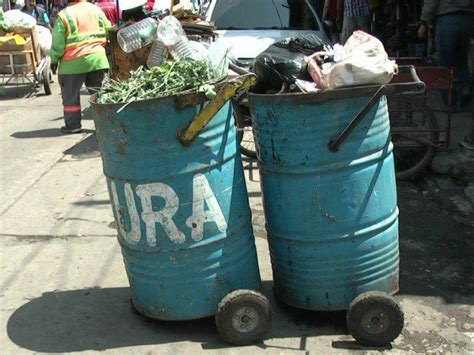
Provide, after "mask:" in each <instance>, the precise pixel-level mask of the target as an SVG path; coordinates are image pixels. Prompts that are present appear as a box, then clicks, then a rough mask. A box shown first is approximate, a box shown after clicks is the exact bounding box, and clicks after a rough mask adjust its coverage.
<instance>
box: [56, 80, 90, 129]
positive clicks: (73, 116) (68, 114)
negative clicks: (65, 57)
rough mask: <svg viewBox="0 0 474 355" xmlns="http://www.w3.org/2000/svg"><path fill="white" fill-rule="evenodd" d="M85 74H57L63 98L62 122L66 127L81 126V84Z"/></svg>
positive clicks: (74, 127)
mask: <svg viewBox="0 0 474 355" xmlns="http://www.w3.org/2000/svg"><path fill="white" fill-rule="evenodd" d="M85 79H86V75H85V74H59V75H58V81H59V85H60V87H61V96H62V99H63V112H64V122H65V123H66V128H68V129H76V128H81V99H80V97H81V96H80V91H81V86H82V84H83V83H84V80H85Z"/></svg>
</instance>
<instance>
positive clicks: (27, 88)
mask: <svg viewBox="0 0 474 355" xmlns="http://www.w3.org/2000/svg"><path fill="white" fill-rule="evenodd" d="M32 92H33V87H32V85H21V84H20V85H18V86H15V85H13V86H6V87H2V88H0V101H5V100H12V99H18V98H22V97H26V96H27V95H28V94H30V93H32Z"/></svg>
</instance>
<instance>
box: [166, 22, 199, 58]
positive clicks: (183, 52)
mask: <svg viewBox="0 0 474 355" xmlns="http://www.w3.org/2000/svg"><path fill="white" fill-rule="evenodd" d="M158 38H159V39H161V40H162V41H163V43H164V44H165V45H166V46H168V47H169V49H170V53H171V55H172V56H173V58H175V59H180V58H186V57H193V53H194V52H193V50H192V48H191V47H190V46H189V39H188V37H186V33H185V32H184V30H183V27H182V26H181V23H180V22H179V21H178V19H177V18H176V17H174V16H166V17H165V18H164V19H163V20H161V21H160V24H159V25H158Z"/></svg>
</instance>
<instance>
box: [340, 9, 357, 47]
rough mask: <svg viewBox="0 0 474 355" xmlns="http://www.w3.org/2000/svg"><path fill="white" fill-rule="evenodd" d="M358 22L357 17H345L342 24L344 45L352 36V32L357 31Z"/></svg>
mask: <svg viewBox="0 0 474 355" xmlns="http://www.w3.org/2000/svg"><path fill="white" fill-rule="evenodd" d="M356 24H357V20H356V18H355V17H347V16H344V20H343V22H342V33H341V41H342V44H344V43H346V41H347V40H348V39H349V37H350V36H351V35H352V32H354V30H355V29H356Z"/></svg>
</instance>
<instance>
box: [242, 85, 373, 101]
mask: <svg viewBox="0 0 474 355" xmlns="http://www.w3.org/2000/svg"><path fill="white" fill-rule="evenodd" d="M378 89H380V85H364V86H351V87H344V88H338V89H334V90H326V91H318V92H308V93H301V92H297V93H281V94H258V93H254V92H249V93H248V96H249V99H250V100H251V101H254V100H259V101H260V100H261V101H264V102H270V101H274V100H282V99H283V100H285V101H290V102H291V103H293V104H313V103H324V102H327V101H331V100H339V99H346V98H353V97H368V96H373V95H374V94H375V93H376V91H377V90H378Z"/></svg>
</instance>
